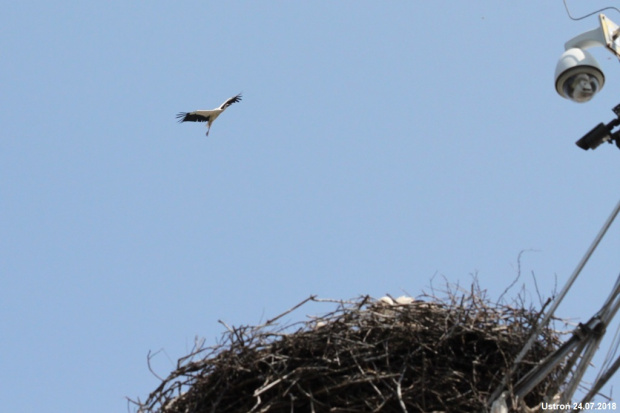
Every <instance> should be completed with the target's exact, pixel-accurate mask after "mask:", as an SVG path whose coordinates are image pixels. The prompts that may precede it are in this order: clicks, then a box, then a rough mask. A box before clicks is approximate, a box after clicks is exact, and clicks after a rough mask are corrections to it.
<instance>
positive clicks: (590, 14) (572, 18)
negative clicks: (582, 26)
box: [562, 0, 620, 21]
mask: <svg viewBox="0 0 620 413" xmlns="http://www.w3.org/2000/svg"><path fill="white" fill-rule="evenodd" d="M562 1H563V2H564V8H565V9H566V14H568V17H570V18H571V20H575V21H577V20H583V19H585V18H586V17H590V16H592V15H594V14H596V13H600V12H602V11H605V10H615V11H617V12H618V13H620V10H619V9H618V8H617V7H611V6H609V7H604V8H602V9H600V10H596V11H593V12H592V13H589V14H586V15H584V16H581V17H573V16H572V15H571V14H570V11H569V10H568V5H567V4H566V0H562Z"/></svg>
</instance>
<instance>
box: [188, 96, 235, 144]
mask: <svg viewBox="0 0 620 413" xmlns="http://www.w3.org/2000/svg"><path fill="white" fill-rule="evenodd" d="M239 101H241V93H239V94H238V95H237V96H233V97H231V98H230V99H228V100H227V101H226V102H224V103H222V104H221V105H220V107H219V108H215V109H211V110H195V111H193V112H179V114H178V115H177V119H179V123H181V122H207V136H209V131H210V130H211V124H212V123H213V121H214V120H215V119H217V117H218V116H220V114H221V113H222V112H224V110H226V108H227V107H229V106H230V105H232V104H233V103H237V102H239Z"/></svg>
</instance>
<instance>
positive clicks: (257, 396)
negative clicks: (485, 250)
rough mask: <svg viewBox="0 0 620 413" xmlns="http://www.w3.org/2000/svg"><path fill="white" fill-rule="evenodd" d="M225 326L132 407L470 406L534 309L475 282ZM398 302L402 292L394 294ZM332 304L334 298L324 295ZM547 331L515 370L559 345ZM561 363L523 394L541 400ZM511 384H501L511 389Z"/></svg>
mask: <svg viewBox="0 0 620 413" xmlns="http://www.w3.org/2000/svg"><path fill="white" fill-rule="evenodd" d="M309 301H314V302H317V301H323V302H324V301H329V300H317V299H316V298H315V297H310V298H309V299H307V300H305V301H303V302H302V303H300V304H298V305H297V306H295V307H293V309H291V310H289V311H287V312H285V313H284V314H282V315H280V316H278V317H276V318H275V319H273V320H269V321H268V322H267V323H265V324H263V325H260V326H242V327H237V328H230V327H227V331H226V333H225V334H224V337H223V340H222V341H221V343H220V344H218V345H216V346H213V347H203V346H202V345H199V346H198V348H196V349H194V351H193V352H192V353H191V354H190V355H188V356H187V357H184V358H182V359H180V360H179V363H178V366H177V369H176V370H175V371H173V372H172V373H171V374H170V375H169V376H168V377H167V378H166V379H164V380H163V381H162V383H161V384H160V386H159V387H158V388H157V389H156V390H155V391H154V392H153V393H151V394H150V396H149V397H148V399H147V400H146V401H145V402H144V403H142V402H139V401H138V402H134V403H135V404H136V405H137V406H138V411H139V412H160V413H207V412H218V413H220V412H235V413H240V412H243V413H245V412H282V413H284V412H286V413H290V412H357V413H359V412H378V411H381V412H478V411H485V410H486V407H485V405H486V403H487V402H488V400H487V399H488V398H489V396H490V394H491V393H492V392H493V391H494V390H495V388H496V387H497V386H498V384H500V383H501V381H502V379H503V377H504V374H505V373H506V371H507V370H508V369H509V368H510V367H511V366H512V363H513V361H514V359H515V357H516V355H517V354H518V353H519V352H520V351H521V349H522V348H523V345H524V344H525V342H526V341H527V339H528V338H529V335H530V333H531V331H532V328H533V326H534V325H535V324H536V322H537V320H538V316H539V313H537V312H535V311H533V310H532V309H525V308H513V307H512V306H508V305H499V304H490V303H489V302H487V301H486V300H484V299H482V298H480V297H479V296H478V295H477V294H476V293H474V292H473V291H472V292H471V293H467V294H464V295H462V296H460V297H457V296H455V295H450V297H449V298H448V299H443V300H439V299H437V298H435V297H430V296H426V295H424V296H421V297H420V298H418V299H416V300H412V302H410V303H405V304H398V303H397V302H394V303H393V304H391V303H389V299H386V298H384V299H382V300H374V299H371V298H370V297H361V298H359V299H357V300H354V301H346V302H345V301H330V302H332V303H333V302H336V303H337V309H336V310H335V311H333V312H331V313H329V314H326V315H324V316H321V317H313V318H312V319H311V320H310V321H307V322H302V323H296V324H291V325H284V326H282V325H279V324H278V323H277V321H278V320H279V319H280V318H282V317H283V316H284V315H287V314H288V313H290V312H291V311H293V310H295V309H297V308H298V307H300V306H302V305H303V304H306V303H308V302H309ZM398 301H404V300H398ZM332 305H333V304H332ZM559 342H560V340H559V337H558V336H557V334H556V333H554V332H552V331H551V330H550V329H543V331H542V332H541V334H539V336H538V337H537V339H536V341H535V343H534V345H533V346H532V348H531V350H530V351H529V352H528V354H527V355H526V357H525V358H524V360H523V362H522V363H521V364H520V365H519V367H518V369H517V370H516V374H515V376H516V377H519V376H520V375H522V374H523V373H525V372H526V371H527V370H529V369H530V368H531V367H532V365H534V364H536V363H537V362H539V361H540V360H542V359H544V358H545V356H547V355H548V354H549V353H551V352H552V351H553V350H555V349H556V348H557V346H558V344H559ZM558 377H559V371H557V370H556V371H554V372H553V373H552V374H551V375H549V376H548V377H547V378H546V379H545V380H543V381H542V382H541V383H540V384H539V385H538V386H537V387H536V388H535V389H534V390H533V391H532V392H531V393H530V394H529V395H528V396H527V397H526V398H525V403H526V404H527V405H529V406H535V405H538V404H539V403H540V402H541V401H543V398H544V396H545V395H546V394H554V393H555V391H557V389H558V388H559V386H560V385H561V383H559V382H558V381H559V380H558ZM510 386H511V383H508V387H509V388H510Z"/></svg>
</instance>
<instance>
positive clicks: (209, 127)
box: [207, 122, 211, 136]
mask: <svg viewBox="0 0 620 413" xmlns="http://www.w3.org/2000/svg"><path fill="white" fill-rule="evenodd" d="M210 130H211V122H209V123H208V124H207V136H209V131H210Z"/></svg>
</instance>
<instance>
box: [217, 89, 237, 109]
mask: <svg viewBox="0 0 620 413" xmlns="http://www.w3.org/2000/svg"><path fill="white" fill-rule="evenodd" d="M241 97H242V96H241V93H239V94H238V95H237V96H233V97H231V98H230V99H228V100H227V101H226V102H224V103H222V106H220V107H219V109H222V110H224V109H226V108H227V107H229V106H230V105H232V104H233V103H237V102H240V101H241Z"/></svg>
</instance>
